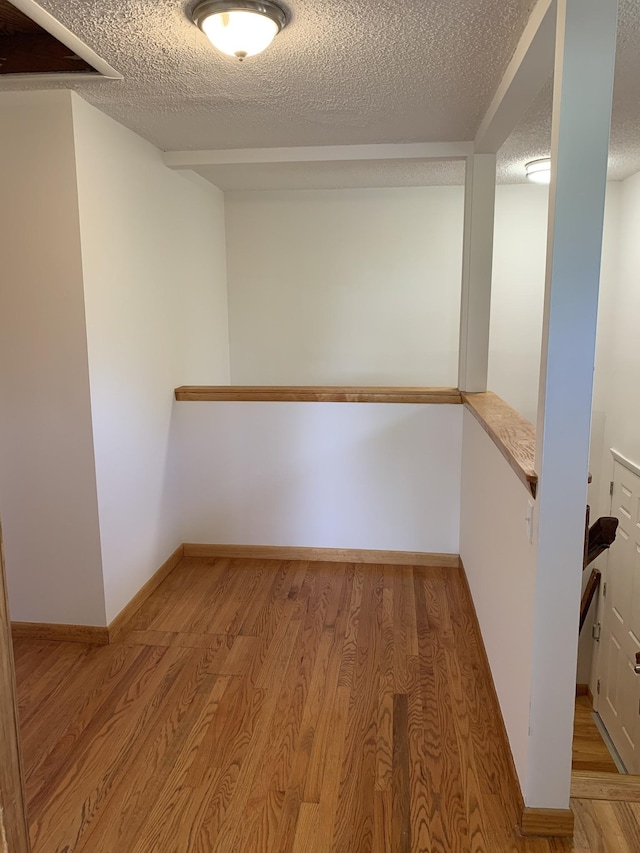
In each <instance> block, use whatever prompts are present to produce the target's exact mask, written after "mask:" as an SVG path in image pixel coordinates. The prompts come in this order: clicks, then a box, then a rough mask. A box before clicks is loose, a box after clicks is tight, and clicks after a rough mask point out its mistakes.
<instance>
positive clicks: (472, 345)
mask: <svg viewBox="0 0 640 853" xmlns="http://www.w3.org/2000/svg"><path fill="white" fill-rule="evenodd" d="M495 196H496V155H495V154H473V155H471V157H467V169H466V177H465V185H464V239H463V248H462V299H461V305H460V350H459V360H458V387H459V388H460V389H461V390H462V391H486V390H487V370H488V366H489V318H490V314H491V266H492V262H493V217H494V209H495Z"/></svg>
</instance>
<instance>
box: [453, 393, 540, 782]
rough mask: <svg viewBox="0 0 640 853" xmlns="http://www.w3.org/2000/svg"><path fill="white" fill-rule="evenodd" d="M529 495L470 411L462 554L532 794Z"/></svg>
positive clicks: (521, 775)
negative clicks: (530, 781) (530, 753)
mask: <svg viewBox="0 0 640 853" xmlns="http://www.w3.org/2000/svg"><path fill="white" fill-rule="evenodd" d="M530 500H532V499H531V494H530V492H529V490H528V489H527V487H526V486H525V485H524V484H523V483H522V482H521V481H520V480H519V479H518V478H517V476H516V475H515V474H514V472H513V471H512V469H511V467H510V466H509V463H508V462H507V461H506V460H505V459H504V457H503V456H502V454H501V453H500V451H499V450H498V449H497V448H496V446H495V445H494V443H493V441H492V440H491V439H490V438H489V436H488V435H487V434H486V432H485V431H484V430H483V429H482V427H481V426H480V424H479V423H478V422H477V421H476V419H475V418H474V416H473V415H472V414H471V413H470V412H469V411H466V410H465V412H464V427H463V444H462V493H461V512H460V518H461V521H460V556H461V557H462V561H463V563H464V567H465V571H466V573H467V577H468V579H469V586H470V587H471V593H472V595H473V600H474V604H475V608H476V612H477V614H478V621H479V623H480V629H481V631H482V638H483V640H484V644H485V648H486V650H487V657H488V658H489V664H490V666H491V671H492V673H493V680H494V683H495V686H496V692H497V694H498V700H499V702H500V708H501V711H502V716H503V718H504V722H505V726H506V729H507V734H508V736H509V743H510V745H511V752H512V754H513V759H514V762H515V766H516V771H517V773H518V779H519V780H520V786H521V788H522V791H523V793H524V794H525V796H526V778H527V768H528V760H529V756H528V752H529V697H530V685H531V671H532V669H531V667H532V645H533V603H534V589H535V574H536V563H535V560H536V549H535V546H534V545H532V544H530V542H529V539H528V534H527V529H526V525H525V516H526V513H527V509H528V504H529V501H530Z"/></svg>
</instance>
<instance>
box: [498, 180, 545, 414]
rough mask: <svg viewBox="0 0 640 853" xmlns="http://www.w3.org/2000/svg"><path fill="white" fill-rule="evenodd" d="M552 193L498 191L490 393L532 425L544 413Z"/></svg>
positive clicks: (524, 187) (521, 187) (529, 188)
mask: <svg viewBox="0 0 640 853" xmlns="http://www.w3.org/2000/svg"><path fill="white" fill-rule="evenodd" d="M548 205H549V191H548V188H547V187H543V186H535V185H534V184H516V185H513V186H499V187H497V189H496V215H495V227H494V249H493V276H492V281H491V326H490V333H489V334H490V337H489V377H488V385H489V388H490V389H491V390H492V391H494V392H495V393H496V394H498V396H499V397H502V399H503V400H505V401H506V402H507V403H509V405H510V406H512V407H513V408H514V409H516V410H517V411H518V412H520V414H522V415H524V417H525V418H527V419H528V420H529V421H531V422H532V423H535V421H536V413H537V409H538V382H539V380H540V343H541V340H542V308H543V303H544V271H545V263H546V246H547V208H548Z"/></svg>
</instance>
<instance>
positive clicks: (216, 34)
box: [193, 0, 286, 61]
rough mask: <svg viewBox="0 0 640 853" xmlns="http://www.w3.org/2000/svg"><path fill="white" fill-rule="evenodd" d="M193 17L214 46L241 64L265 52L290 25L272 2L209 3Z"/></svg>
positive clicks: (223, 0)
mask: <svg viewBox="0 0 640 853" xmlns="http://www.w3.org/2000/svg"><path fill="white" fill-rule="evenodd" d="M193 14H194V21H195V23H196V24H197V25H198V26H199V27H200V29H201V30H202V31H203V33H204V34H205V35H206V36H207V38H208V39H209V41H210V42H211V44H212V45H213V46H214V47H215V48H217V49H218V50H219V51H221V52H222V53H225V54H227V55H228V56H235V57H237V58H238V59H239V60H240V61H242V60H243V59H244V58H245V57H246V56H255V55H256V54H257V53H261V52H262V51H263V50H265V48H267V47H268V46H269V45H270V44H271V42H272V41H273V39H274V38H275V36H276V35H277V34H278V33H279V32H280V30H281V29H282V28H283V27H284V25H285V23H286V19H285V14H284V12H283V11H282V9H280V7H279V6H276V5H275V3H271V2H268V0H236V1H235V2H234V0H205V2H204V3H201V4H200V5H199V6H197V7H196V9H195V10H194V13H193Z"/></svg>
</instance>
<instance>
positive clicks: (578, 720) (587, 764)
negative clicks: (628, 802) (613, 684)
mask: <svg viewBox="0 0 640 853" xmlns="http://www.w3.org/2000/svg"><path fill="white" fill-rule="evenodd" d="M592 712H593V706H592V705H591V700H590V699H589V697H588V696H576V715H575V719H574V721H573V761H572V765H571V766H572V768H573V769H574V770H590V771H593V772H594V773H617V772H618V768H617V767H616V763H615V761H614V760H613V758H612V757H611V753H610V752H609V750H608V749H607V745H606V744H605V742H604V740H603V738H602V735H601V734H600V732H599V731H598V727H597V726H596V724H595V723H594V721H593V715H592Z"/></svg>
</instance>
